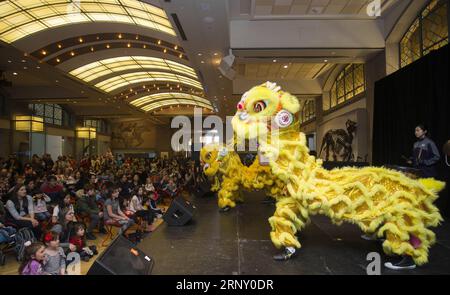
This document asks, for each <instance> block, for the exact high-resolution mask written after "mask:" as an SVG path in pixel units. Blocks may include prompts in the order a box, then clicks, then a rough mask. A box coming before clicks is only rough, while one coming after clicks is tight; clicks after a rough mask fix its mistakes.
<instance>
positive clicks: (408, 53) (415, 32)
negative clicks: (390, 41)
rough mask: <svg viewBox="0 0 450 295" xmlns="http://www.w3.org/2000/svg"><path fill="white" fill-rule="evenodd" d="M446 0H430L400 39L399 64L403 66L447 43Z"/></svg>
mask: <svg viewBox="0 0 450 295" xmlns="http://www.w3.org/2000/svg"><path fill="white" fill-rule="evenodd" d="M447 5H448V4H447V1H442V0H431V1H430V3H429V4H428V5H427V6H426V7H425V9H424V10H423V11H422V12H421V13H420V15H419V16H418V17H417V19H416V20H415V21H414V22H413V23H412V25H411V27H410V28H409V29H408V31H407V32H406V33H405V35H404V36H403V38H402V40H401V41H400V66H401V67H405V66H407V65H409V64H410V63H412V62H414V61H416V60H418V59H419V58H421V57H423V56H425V55H427V54H428V53H430V52H431V51H433V50H436V49H439V48H441V47H442V46H444V45H447V44H448V10H447Z"/></svg>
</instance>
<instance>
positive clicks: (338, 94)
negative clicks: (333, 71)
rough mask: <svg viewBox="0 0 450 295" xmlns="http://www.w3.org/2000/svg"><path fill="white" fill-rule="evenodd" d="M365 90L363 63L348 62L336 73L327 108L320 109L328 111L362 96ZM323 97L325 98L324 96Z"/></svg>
mask: <svg viewBox="0 0 450 295" xmlns="http://www.w3.org/2000/svg"><path fill="white" fill-rule="evenodd" d="M365 92H366V71H365V65H364V64H349V65H347V66H345V68H344V69H343V70H342V71H341V72H339V74H337V76H336V78H335V80H334V82H333V85H332V86H331V89H330V90H329V94H330V95H329V96H328V99H329V101H328V103H329V104H328V106H329V108H328V109H324V105H325V104H322V109H323V111H324V112H330V111H333V110H335V109H337V108H340V107H341V106H343V105H346V104H347V103H349V102H352V101H355V100H356V99H357V98H359V97H362V96H363V95H364V94H365ZM324 99H325V98H324Z"/></svg>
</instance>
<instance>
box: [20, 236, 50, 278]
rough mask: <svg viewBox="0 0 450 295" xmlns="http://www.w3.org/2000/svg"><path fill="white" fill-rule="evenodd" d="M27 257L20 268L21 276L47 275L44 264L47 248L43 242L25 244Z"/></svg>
mask: <svg viewBox="0 0 450 295" xmlns="http://www.w3.org/2000/svg"><path fill="white" fill-rule="evenodd" d="M25 247H26V248H25V257H24V260H23V261H22V264H21V265H20V267H19V274H21V275H43V274H45V272H44V270H43V268H42V264H43V262H44V259H45V246H44V244H42V243H41V242H34V243H31V242H30V241H27V242H25Z"/></svg>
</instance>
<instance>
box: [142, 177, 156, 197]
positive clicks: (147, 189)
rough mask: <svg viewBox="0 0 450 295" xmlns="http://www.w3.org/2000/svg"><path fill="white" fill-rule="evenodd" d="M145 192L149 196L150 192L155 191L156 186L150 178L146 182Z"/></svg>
mask: <svg viewBox="0 0 450 295" xmlns="http://www.w3.org/2000/svg"><path fill="white" fill-rule="evenodd" d="M144 188H145V192H146V193H147V194H148V193H150V192H154V191H155V186H154V185H153V181H152V178H151V177H150V176H149V177H147V180H146V181H145V187H144Z"/></svg>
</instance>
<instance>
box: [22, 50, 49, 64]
mask: <svg viewBox="0 0 450 295" xmlns="http://www.w3.org/2000/svg"><path fill="white" fill-rule="evenodd" d="M41 53H42V55H47V51H45V50H42V52H41ZM22 62H24V61H22Z"/></svg>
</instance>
